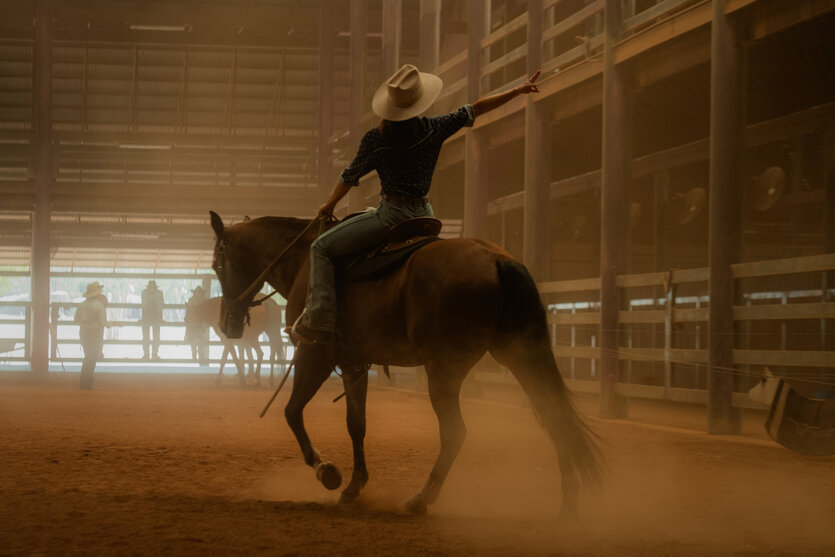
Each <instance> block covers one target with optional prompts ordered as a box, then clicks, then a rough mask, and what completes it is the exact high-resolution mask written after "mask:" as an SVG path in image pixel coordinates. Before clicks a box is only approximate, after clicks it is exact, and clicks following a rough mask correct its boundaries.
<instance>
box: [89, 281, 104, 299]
mask: <svg viewBox="0 0 835 557" xmlns="http://www.w3.org/2000/svg"><path fill="white" fill-rule="evenodd" d="M102 288H104V286H102V285H101V284H99V282H98V281H96V282H91V283H90V284H88V285H87V292H85V293H84V297H85V298H91V297H93V296H98V295H99V294H101V290H102Z"/></svg>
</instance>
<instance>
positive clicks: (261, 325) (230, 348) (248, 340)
mask: <svg viewBox="0 0 835 557" xmlns="http://www.w3.org/2000/svg"><path fill="white" fill-rule="evenodd" d="M221 300H222V298H220V297H215V298H209V299H208V300H206V301H204V302H200V303H198V304H196V305H192V306H188V307H187V308H186V316H185V319H184V321H185V324H186V334H187V336H188V337H191V338H194V337H195V336H196V335H195V333H194V332H191V333H190V332H189V331H191V330H193V328H194V327H197V328H201V327H212V328H213V329H214V331H215V334H216V335H217V336H218V338H220V341H221V343H223V355H222V356H221V358H220V370H219V371H218V375H217V379H215V384H217V385H220V382H221V380H222V379H223V367H224V366H225V365H226V359H227V357H228V356H229V355H231V356H232V360H233V361H234V362H235V367H236V368H237V370H238V379H239V381H240V384H241V386H242V387H243V386H245V385H246V377H245V375H244V363H243V361H242V360H243V359H244V358H245V357H249V361H250V364H249V374H250V375H251V376H252V377H253V378H254V380H255V382H256V384H260V383H261V364H262V363H263V361H264V351H263V350H262V349H261V344H260V342H259V338H260V336H261V333H266V335H267V339H268V340H269V343H270V386H272V384H273V380H274V379H273V378H274V374H275V366H276V364H277V363H278V357H279V355H282V356H283V355H284V339H283V338H282V336H281V329H282V325H281V310H280V309H279V307H278V304H277V303H275V301H273V300H271V299H270V300H266V301H265V302H264V303H263V304H262V305H259V306H257V307H255V308H253V309H252V311H251V312H250V323H249V324H248V325H247V326H246V327H245V328H244V330H243V333H242V334H241V336H239V337H238V338H237V340H232V339H229V338H228V337H227V336H226V335H225V334H224V333H223V331H222V330H221V327H220V311H221V309H220V308H221ZM203 330H204V331H205V329H203ZM235 345H237V346H238V347H239V349H240V357H239V355H238V354H237V353H236V352H235ZM251 352H255V356H257V359H256V358H255V357H253V355H252V353H251Z"/></svg>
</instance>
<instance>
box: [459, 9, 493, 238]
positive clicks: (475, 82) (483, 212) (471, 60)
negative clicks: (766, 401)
mask: <svg viewBox="0 0 835 557" xmlns="http://www.w3.org/2000/svg"><path fill="white" fill-rule="evenodd" d="M489 13H490V0H467V22H468V23H467V98H468V100H469V102H475V101H476V100H477V99H478V98H479V96H480V95H481V39H483V38H484V37H485V36H486V35H487V26H488V19H489V18H488V15H489ZM486 151H487V148H486V145H485V138H484V132H483V131H476V130H474V129H470V130H467V133H466V135H465V137H464V236H467V237H482V238H483V237H484V236H485V235H486V234H487V199H488V195H487V193H488V192H487V169H486V164H487V163H486V160H485V159H486V156H487V152H486Z"/></svg>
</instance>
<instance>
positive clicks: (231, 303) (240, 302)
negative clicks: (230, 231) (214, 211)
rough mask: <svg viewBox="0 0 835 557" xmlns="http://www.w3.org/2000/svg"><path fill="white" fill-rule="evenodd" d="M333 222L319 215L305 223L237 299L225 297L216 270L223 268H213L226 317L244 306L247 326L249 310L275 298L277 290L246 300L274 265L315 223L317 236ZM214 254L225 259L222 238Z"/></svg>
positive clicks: (331, 219) (218, 273) (219, 239)
mask: <svg viewBox="0 0 835 557" xmlns="http://www.w3.org/2000/svg"><path fill="white" fill-rule="evenodd" d="M335 220H336V219H335V218H334V217H333V216H332V215H331V216H328V217H326V218H323V216H322V215H321V214H318V215H316V217H315V218H313V220H311V221H310V222H309V223H307V226H305V227H304V229H303V230H302V231H301V232H300V233H299V234H298V235H297V236H296V237H295V238H293V240H292V241H291V242H290V243H289V244H287V245H286V246H285V247H284V249H283V250H281V252H279V254H278V255H276V256H275V257H274V258H273V260H272V261H270V262H269V264H267V266H266V267H265V268H264V270H263V271H261V274H259V275H258V276H257V277H255V280H253V281H252V282H251V283H250V285H249V286H248V287H246V288H245V289H244V291H243V292H241V293H240V294H239V295H238V297H237V298H234V299H232V298H229V297H228V296H227V295H226V292H225V289H224V288H223V282H224V280H223V278H222V277H221V273H220V272H218V268H221V269H222V268H223V267H222V266H220V265H218V266H215V274H216V275H217V278H218V280H219V281H220V285H221V291H222V296H223V299H224V301H225V302H226V305H227V307H228V310H227V311H226V313H227V315H228V314H229V313H238V312H240V311H241V308H242V306H244V305H245V306H246V307H245V308H243V309H244V310H245V311H246V317H245V318H246V324H247V325H249V323H250V321H249V310H250V308H253V307H256V306H260V305H261V304H263V303H264V302H265V301H267V300H269V299H270V298H272V297H273V296H275V294H276V293H277V292H278V290H273V291H272V292H270V293H269V294H267V295H266V296H264V297H262V298H259V299H257V300H255V299H253V300H251V301H249V302H247V299H248V298H249V297H250V296H253V297H254V295H255V292H257V291H258V290H260V289H261V285H262V284H263V282H264V279H266V277H267V274H268V273H269V272H270V271H271V270H272V268H273V267H275V265H276V264H277V263H278V262H279V261H281V259H282V258H283V257H284V256H285V255H286V254H287V252H288V251H290V248H292V247H293V246H294V245H296V243H297V242H298V241H299V240H300V239H302V238H303V237H304V236H305V234H307V232H308V230H310V229H311V228H312V227H313V225H314V224H315V223H316V222H319V234H321V233H322V232H323V231H324V229H325V225H326V224H327V223H329V222H333V221H335ZM215 254H216V255H217V254H223V257H224V260H225V259H226V241H225V240H224V239H223V238H218V242H217V246H215ZM224 274H225V273H224ZM224 317H225V316H224Z"/></svg>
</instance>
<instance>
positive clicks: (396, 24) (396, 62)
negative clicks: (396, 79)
mask: <svg viewBox="0 0 835 557" xmlns="http://www.w3.org/2000/svg"><path fill="white" fill-rule="evenodd" d="M402 28H403V3H402V0H383V52H382V62H383V63H382V72H383V75H382V76H381V78H382V79H383V80H385V79H388V77H389V76H390V75H391V74H393V73H394V72H396V71H397V68H399V67H400V40H401V35H402Z"/></svg>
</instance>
